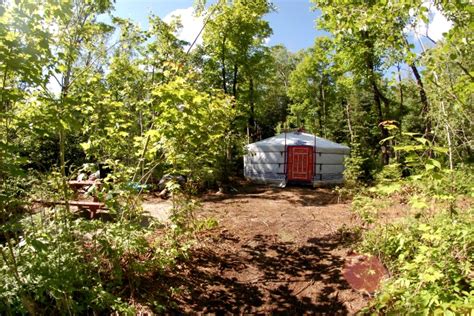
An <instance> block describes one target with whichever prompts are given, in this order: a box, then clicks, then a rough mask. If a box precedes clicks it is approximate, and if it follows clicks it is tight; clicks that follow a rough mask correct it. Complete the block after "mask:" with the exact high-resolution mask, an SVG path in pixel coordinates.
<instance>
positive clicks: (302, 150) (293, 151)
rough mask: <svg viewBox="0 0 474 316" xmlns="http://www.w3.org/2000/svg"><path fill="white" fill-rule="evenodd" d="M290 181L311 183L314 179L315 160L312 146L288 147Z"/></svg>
mask: <svg viewBox="0 0 474 316" xmlns="http://www.w3.org/2000/svg"><path fill="white" fill-rule="evenodd" d="M287 171H288V180H289V181H291V180H297V181H309V182H311V181H312V179H313V172H314V159H313V147H311V146H288V169H287Z"/></svg>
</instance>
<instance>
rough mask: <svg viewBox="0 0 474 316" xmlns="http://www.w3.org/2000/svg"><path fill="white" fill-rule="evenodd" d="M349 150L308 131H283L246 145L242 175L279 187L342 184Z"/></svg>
mask: <svg viewBox="0 0 474 316" xmlns="http://www.w3.org/2000/svg"><path fill="white" fill-rule="evenodd" d="M349 152H350V149H349V147H347V146H345V145H341V144H338V143H335V142H332V141H330V140H327V139H324V138H321V137H317V136H315V135H312V134H309V133H305V132H297V131H296V132H285V133H282V134H279V135H276V136H273V137H270V138H267V139H264V140H261V141H258V142H255V143H252V144H249V145H247V146H246V155H245V156H244V176H245V177H246V178H247V179H249V180H252V181H255V182H259V183H266V184H272V185H277V186H280V187H284V186H286V184H287V183H288V182H295V183H306V184H312V185H313V186H318V185H322V184H331V183H336V184H337V183H342V182H343V181H344V178H343V171H344V159H345V157H347V156H348V155H349Z"/></svg>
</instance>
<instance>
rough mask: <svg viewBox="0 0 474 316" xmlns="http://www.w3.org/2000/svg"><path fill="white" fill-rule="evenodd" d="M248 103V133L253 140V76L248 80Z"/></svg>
mask: <svg viewBox="0 0 474 316" xmlns="http://www.w3.org/2000/svg"><path fill="white" fill-rule="evenodd" d="M249 105H250V117H249V127H250V128H249V130H250V132H249V134H250V139H251V140H252V141H254V140H255V102H254V91H253V78H250V81H249Z"/></svg>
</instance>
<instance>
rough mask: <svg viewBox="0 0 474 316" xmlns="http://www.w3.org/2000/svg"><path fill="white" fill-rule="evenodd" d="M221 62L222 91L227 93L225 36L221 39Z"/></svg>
mask: <svg viewBox="0 0 474 316" xmlns="http://www.w3.org/2000/svg"><path fill="white" fill-rule="evenodd" d="M221 63H222V89H223V90H224V93H225V94H227V78H226V70H225V36H224V38H223V39H222V56H221Z"/></svg>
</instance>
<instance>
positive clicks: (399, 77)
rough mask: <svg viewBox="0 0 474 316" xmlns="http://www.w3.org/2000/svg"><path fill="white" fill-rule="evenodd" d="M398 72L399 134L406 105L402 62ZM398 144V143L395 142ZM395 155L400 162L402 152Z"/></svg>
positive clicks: (398, 66)
mask: <svg viewBox="0 0 474 316" xmlns="http://www.w3.org/2000/svg"><path fill="white" fill-rule="evenodd" d="M397 73H398V90H399V93H400V101H399V105H398V134H399V136H401V135H402V123H403V117H402V113H403V107H404V102H405V100H404V95H403V84H402V74H401V69H400V64H397ZM395 145H396V144H395ZM395 156H396V159H397V161H398V162H400V154H399V152H398V151H397V152H395Z"/></svg>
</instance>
